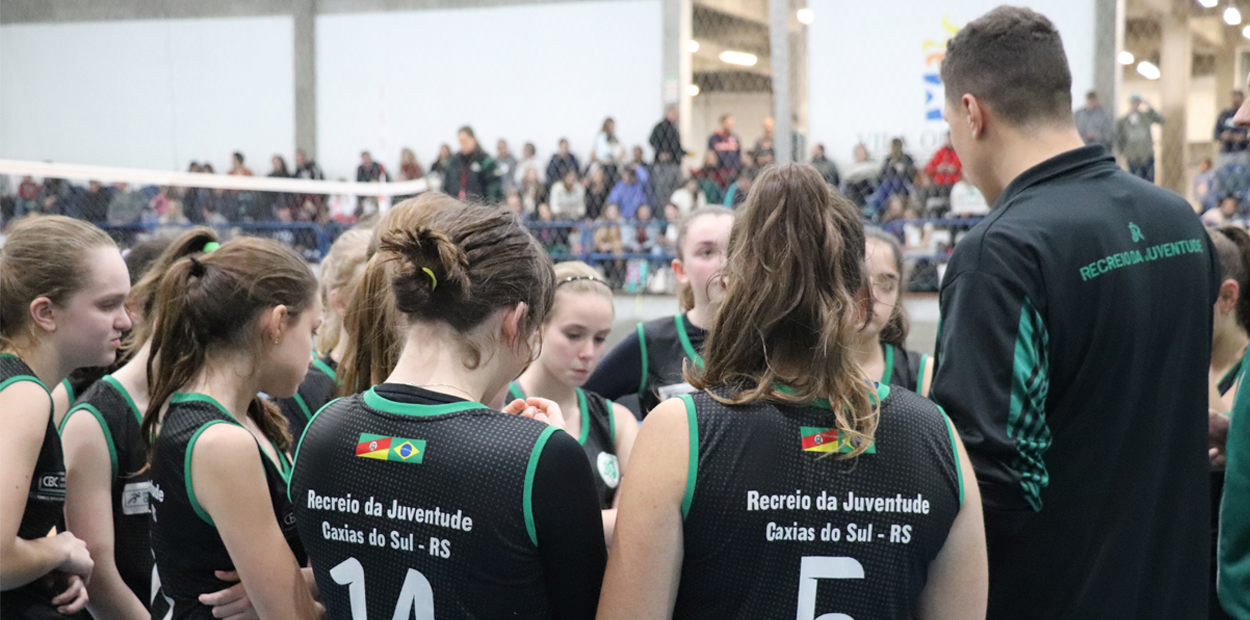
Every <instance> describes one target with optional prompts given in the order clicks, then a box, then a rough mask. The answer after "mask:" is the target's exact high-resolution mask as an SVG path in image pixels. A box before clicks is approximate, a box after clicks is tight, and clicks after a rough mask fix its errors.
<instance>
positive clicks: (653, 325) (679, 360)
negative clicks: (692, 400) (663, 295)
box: [638, 314, 707, 418]
mask: <svg viewBox="0 0 1250 620" xmlns="http://www.w3.org/2000/svg"><path fill="white" fill-rule="evenodd" d="M706 336H707V332H706V331H704V330H702V329H699V328H698V327H695V326H693V325H691V324H690V323H689V321H688V320H687V317H686V315H685V314H678V315H675V316H671V317H664V318H662V319H655V320H654V321H647V322H646V323H639V324H638V342H639V344H640V345H641V347H642V376H641V378H640V381H639V385H638V402H639V405H640V406H641V409H642V415H643V417H644V418H645V417H646V415H647V412H649V411H651V410H652V409H655V407H656V405H659V404H660V403H661V402H664V401H665V400H668V399H670V398H673V397H674V396H680V395H682V394H689V393H691V392H694V388H692V387H690V384H689V383H686V379H685V377H683V376H682V368H683V366H684V364H685V363H686V362H687V360H689V362H690V363H691V364H694V365H695V366H698V367H699V368H702V367H703V356H702V355H700V354H699V350H700V349H702V348H703V340H704V338H705V337H706Z"/></svg>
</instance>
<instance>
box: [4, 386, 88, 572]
mask: <svg viewBox="0 0 1250 620" xmlns="http://www.w3.org/2000/svg"><path fill="white" fill-rule="evenodd" d="M51 408H52V402H51V400H50V398H49V396H48V393H47V392H46V391H44V389H43V388H42V387H41V386H39V385H38V384H36V383H34V382H31V381H19V382H17V383H14V384H12V385H10V386H9V387H7V388H5V389H4V390H3V391H0V484H2V485H3V489H2V490H0V557H3V558H4V563H3V564H0V590H12V589H14V588H20V587H22V586H24V585H26V584H28V583H30V582H32V581H34V580H36V579H39V578H40V577H43V576H44V575H47V574H48V573H50V572H52V571H54V570H61V571H64V572H67V573H71V574H76V575H79V576H81V577H84V578H86V577H90V576H91V556H90V554H88V553H87V546H86V545H85V544H83V542H82V541H81V540H78V539H77V538H76V537H74V535H73V534H70V533H69V532H63V533H61V534H58V535H56V536H52V537H45V538H36V539H34V540H24V539H21V538H18V536H17V531H18V529H19V528H20V527H21V524H22V515H23V514H25V512H26V497H27V494H28V493H29V492H30V483H31V478H32V477H33V475H34V471H35V461H37V460H38V458H39V450H40V448H41V447H42V446H43V438H44V433H45V432H46V431H47V430H48V415H49V412H50V411H51Z"/></svg>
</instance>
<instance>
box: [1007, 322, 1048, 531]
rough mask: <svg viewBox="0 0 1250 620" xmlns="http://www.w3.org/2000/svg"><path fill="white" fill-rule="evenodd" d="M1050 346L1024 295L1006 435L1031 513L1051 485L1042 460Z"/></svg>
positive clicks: (1045, 436)
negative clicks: (1013, 449)
mask: <svg viewBox="0 0 1250 620" xmlns="http://www.w3.org/2000/svg"><path fill="white" fill-rule="evenodd" d="M1049 346H1050V336H1049V334H1047V333H1046V325H1045V323H1044V322H1043V321H1042V316H1041V315H1040V314H1038V312H1037V309H1036V308H1034V307H1033V302H1032V301H1031V300H1029V299H1028V298H1027V297H1026V298H1025V300H1024V304H1023V305H1022V306H1021V308H1020V327H1019V329H1018V331H1017V332H1016V347H1015V356H1014V358H1015V361H1014V362H1013V363H1012V369H1011V409H1010V410H1009V411H1008V412H1007V436H1008V437H1010V438H1011V439H1014V440H1015V441H1016V450H1017V451H1018V452H1019V455H1018V456H1017V458H1016V459H1015V462H1014V463H1013V468H1014V469H1015V470H1016V471H1019V472H1020V490H1021V492H1022V493H1023V494H1024V500H1025V501H1026V502H1028V504H1029V507H1030V508H1032V509H1033V511H1034V512H1038V511H1040V510H1041V509H1042V489H1043V488H1045V487H1046V486H1047V485H1048V484H1050V474H1049V473H1048V472H1047V471H1046V462H1045V461H1044V460H1042V455H1043V454H1045V453H1046V450H1047V449H1049V448H1050V442H1051V435H1050V428H1049V427H1048V426H1047V425H1046V394H1047V393H1048V392H1049V391H1050V375H1049V373H1050V362H1049V358H1048V353H1047V352H1048V350H1049Z"/></svg>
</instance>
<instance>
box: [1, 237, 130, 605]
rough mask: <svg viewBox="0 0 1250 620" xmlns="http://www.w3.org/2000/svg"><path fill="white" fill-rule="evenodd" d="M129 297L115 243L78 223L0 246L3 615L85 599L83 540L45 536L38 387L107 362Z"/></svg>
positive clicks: (60, 494)
mask: <svg viewBox="0 0 1250 620" xmlns="http://www.w3.org/2000/svg"><path fill="white" fill-rule="evenodd" d="M129 291H130V276H129V274H128V273H127V272H126V264H125V263H124V262H123V261H122V257H121V253H120V252H118V250H117V245H116V244H114V243H113V240H112V239H110V238H109V236H108V235H107V234H105V233H104V232H103V231H101V230H100V229H98V228H96V227H94V226H92V225H91V224H88V223H86V222H81V221H78V220H73V219H70V218H67V217H61V216H48V217H34V218H30V219H27V220H25V221H23V222H19V223H18V224H16V225H15V226H13V227H12V228H10V229H9V234H8V238H7V239H6V241H5V243H4V246H3V247H2V248H0V483H2V485H0V486H3V490H0V557H2V558H4V560H3V562H2V563H0V617H3V618H35V619H39V618H60V617H62V615H68V614H73V613H77V612H78V611H79V610H81V609H82V608H83V606H84V605H85V604H86V602H87V590H86V587H85V582H86V581H88V579H89V577H90V576H91V570H92V560H91V556H90V554H89V553H88V549H87V546H86V544H85V543H84V542H83V541H82V540H80V539H79V538H77V537H76V536H75V535H74V534H71V533H69V532H61V533H59V534H57V535H56V536H51V537H50V536H48V534H49V532H50V531H51V530H52V529H53V527H54V526H56V524H57V523H58V522H59V521H60V520H61V516H62V508H63V506H64V503H65V465H64V462H63V459H62V452H61V441H60V438H59V437H58V436H57V433H56V429H55V427H54V426H53V424H52V417H51V416H52V398H51V396H50V395H49V393H48V389H47V386H54V385H56V384H58V383H60V382H61V381H62V380H63V379H64V378H65V377H66V376H68V375H69V373H70V371H72V370H74V369H75V368H81V367H84V366H104V365H107V364H110V363H112V361H113V359H114V358H115V357H116V354H117V349H118V347H120V346H121V336H122V332H124V331H126V330H127V329H129V328H130V317H129V316H127V315H126V309H125V300H126V294H127V293H128V292H129Z"/></svg>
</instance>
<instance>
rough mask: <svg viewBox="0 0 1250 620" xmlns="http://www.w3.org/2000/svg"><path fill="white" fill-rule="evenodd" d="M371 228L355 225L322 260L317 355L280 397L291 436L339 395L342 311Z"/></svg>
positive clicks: (343, 348) (295, 436) (343, 346)
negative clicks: (295, 386)
mask: <svg viewBox="0 0 1250 620" xmlns="http://www.w3.org/2000/svg"><path fill="white" fill-rule="evenodd" d="M372 235H373V230H372V229H370V228H364V227H360V228H352V229H350V230H348V231H346V232H344V233H343V234H342V235H339V238H338V239H335V240H334V244H333V245H331V246H330V251H329V252H328V253H327V254H326V258H325V260H323V261H321V289H320V290H321V308H322V313H323V314H322V324H321V328H320V331H319V332H318V333H317V343H316V351H315V356H314V357H313V360H312V364H311V365H309V367H308V374H307V375H306V376H305V377H304V381H303V382H302V383H300V386H299V390H297V391H296V392H295V395H294V396H292V397H290V398H281V399H278V401H277V404H278V408H279V409H281V410H282V415H283V416H286V419H287V421H288V422H289V423H290V425H291V426H290V429H291V437H292V438H293V439H294V440H296V441H298V440H299V437H300V435H303V434H304V426H305V425H307V424H308V421H309V420H311V419H312V416H313V414H314V413H317V411H319V410H320V409H321V408H322V407H324V406H325V405H326V403H329V402H330V401H331V400H334V397H335V396H337V395H338V391H339V381H338V367H339V362H340V361H342V359H343V354H344V353H345V352H346V351H347V343H348V338H347V337H346V334H345V333H344V331H343V313H344V312H346V310H347V300H348V299H350V293H349V290H350V289H349V285H350V284H351V282H352V280H353V279H354V278H355V277H356V276H357V275H359V274H360V272H361V271H363V270H364V266H365V261H366V260H368V256H367V254H366V253H367V251H368V249H369V239H370V237H372Z"/></svg>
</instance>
